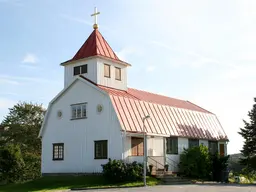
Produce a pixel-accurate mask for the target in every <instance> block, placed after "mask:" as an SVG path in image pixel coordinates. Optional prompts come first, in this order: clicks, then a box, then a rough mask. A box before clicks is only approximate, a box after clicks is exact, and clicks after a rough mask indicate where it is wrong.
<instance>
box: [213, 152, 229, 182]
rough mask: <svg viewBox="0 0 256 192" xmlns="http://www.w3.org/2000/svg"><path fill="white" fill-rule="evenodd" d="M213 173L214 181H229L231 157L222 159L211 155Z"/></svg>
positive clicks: (217, 155)
mask: <svg viewBox="0 0 256 192" xmlns="http://www.w3.org/2000/svg"><path fill="white" fill-rule="evenodd" d="M210 157H211V172H212V180H213V181H227V180H228V173H227V167H228V159H229V156H225V157H221V156H220V155H219V154H217V153H216V154H214V155H211V156H210Z"/></svg>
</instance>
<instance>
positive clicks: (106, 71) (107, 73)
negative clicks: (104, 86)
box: [104, 64, 110, 78]
mask: <svg viewBox="0 0 256 192" xmlns="http://www.w3.org/2000/svg"><path fill="white" fill-rule="evenodd" d="M104 77H109V78H110V65H107V64H104Z"/></svg>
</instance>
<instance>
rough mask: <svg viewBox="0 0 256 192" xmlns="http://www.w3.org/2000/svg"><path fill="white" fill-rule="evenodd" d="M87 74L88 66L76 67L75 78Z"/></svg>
mask: <svg viewBox="0 0 256 192" xmlns="http://www.w3.org/2000/svg"><path fill="white" fill-rule="evenodd" d="M84 73H87V65H80V66H76V67H74V76H75V75H80V74H84Z"/></svg>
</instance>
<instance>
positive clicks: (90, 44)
mask: <svg viewBox="0 0 256 192" xmlns="http://www.w3.org/2000/svg"><path fill="white" fill-rule="evenodd" d="M92 56H102V57H105V58H108V59H112V60H115V61H118V62H121V63H125V62H124V61H121V60H120V59H119V58H118V57H117V55H116V54H115V52H114V51H113V50H112V48H111V47H110V46H109V44H108V42H107V41H106V40H105V39H104V37H103V36H102V35H101V33H100V32H99V31H98V29H95V30H93V32H92V33H91V35H90V36H89V37H88V39H87V40H86V41H85V42H84V44H83V45H82V47H81V48H80V49H79V50H78V52H77V53H76V54H75V56H74V57H73V58H72V59H70V60H68V61H66V62H71V61H75V60H79V59H84V58H88V57H92ZM66 62H64V63H66ZM125 64H127V63H125Z"/></svg>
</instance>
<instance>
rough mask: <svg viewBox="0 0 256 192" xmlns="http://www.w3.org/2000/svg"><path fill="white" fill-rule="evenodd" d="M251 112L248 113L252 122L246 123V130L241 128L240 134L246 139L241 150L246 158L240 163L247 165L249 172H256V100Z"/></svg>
mask: <svg viewBox="0 0 256 192" xmlns="http://www.w3.org/2000/svg"><path fill="white" fill-rule="evenodd" d="M254 102H255V103H254V104H253V108H252V110H251V111H249V112H248V116H249V119H250V121H249V122H247V121H245V120H243V121H244V128H240V132H239V134H240V135H241V136H242V137H243V138H244V145H243V149H242V150H241V152H242V154H243V156H244V158H242V159H241V161H240V163H241V164H243V165H246V166H247V168H248V169H249V170H254V171H255V170H256V168H255V163H256V162H255V158H256V157H255V156H256V98H254Z"/></svg>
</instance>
